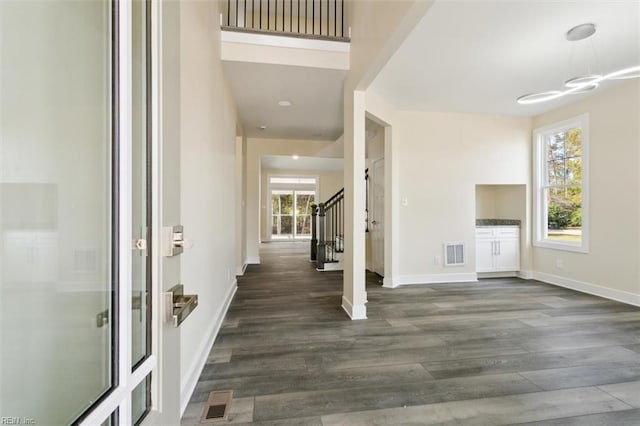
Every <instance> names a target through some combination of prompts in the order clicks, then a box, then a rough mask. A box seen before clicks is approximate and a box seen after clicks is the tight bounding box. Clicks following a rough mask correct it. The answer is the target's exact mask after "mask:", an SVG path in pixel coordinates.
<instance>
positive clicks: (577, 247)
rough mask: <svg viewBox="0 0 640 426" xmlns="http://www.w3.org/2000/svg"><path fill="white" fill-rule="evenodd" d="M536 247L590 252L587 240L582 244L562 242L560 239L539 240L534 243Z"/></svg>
mask: <svg viewBox="0 0 640 426" xmlns="http://www.w3.org/2000/svg"><path fill="white" fill-rule="evenodd" d="M533 246H534V247H538V248H546V249H551V250H560V251H570V252H574V253H584V254H587V253H589V247H588V246H587V244H586V242H584V241H583V242H582V243H580V244H571V243H562V242H559V241H550V240H539V241H536V242H534V243H533Z"/></svg>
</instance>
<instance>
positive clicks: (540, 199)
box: [533, 114, 590, 253]
mask: <svg viewBox="0 0 640 426" xmlns="http://www.w3.org/2000/svg"><path fill="white" fill-rule="evenodd" d="M576 127H580V128H581V129H582V241H581V242H580V243H571V242H561V241H551V240H548V239H546V238H545V234H546V230H547V209H546V205H545V202H544V200H545V197H544V195H543V194H542V190H543V186H544V184H545V182H544V179H545V174H544V166H545V162H544V157H545V137H546V136H548V135H550V134H555V133H559V132H562V131H564V130H567V129H570V128H576ZM589 223H590V222H589V114H582V115H579V116H577V117H573V118H570V119H568V120H564V121H561V122H558V123H554V124H551V125H548V126H544V127H539V128H537V129H534V131H533V232H534V239H533V245H534V246H535V247H542V248H549V249H554V250H564V251H572V252H577V253H589Z"/></svg>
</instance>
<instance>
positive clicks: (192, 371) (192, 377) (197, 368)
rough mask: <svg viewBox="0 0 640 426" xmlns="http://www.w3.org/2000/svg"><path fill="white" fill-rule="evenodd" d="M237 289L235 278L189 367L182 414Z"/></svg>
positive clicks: (181, 399)
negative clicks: (196, 355)
mask: <svg viewBox="0 0 640 426" xmlns="http://www.w3.org/2000/svg"><path fill="white" fill-rule="evenodd" d="M236 291H238V281H237V280H233V283H232V284H231V287H230V288H229V291H228V293H227V296H226V297H225V301H224V304H223V305H222V308H221V309H220V310H219V311H218V314H217V315H216V320H215V321H214V322H213V327H211V331H210V332H209V337H208V338H207V340H206V341H205V343H204V344H203V345H202V348H201V350H200V354H199V355H198V357H197V358H196V360H195V362H194V363H193V364H192V365H191V367H190V368H189V372H188V373H187V377H186V380H185V381H184V385H183V386H182V389H181V390H180V415H183V414H184V410H186V409H187V405H188V404H189V400H190V399H191V395H193V391H194V389H195V388H196V384H197V383H198V379H199V378H200V375H201V374H202V370H203V369H204V365H205V364H206V362H207V358H209V353H210V352H211V348H213V343H214V342H215V341H216V337H218V333H219V332H220V328H221V327H222V323H223V322H224V318H225V316H226V315H227V311H228V310H229V306H231V302H232V301H233V297H234V296H235V295H236Z"/></svg>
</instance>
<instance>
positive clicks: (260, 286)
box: [182, 242, 640, 425]
mask: <svg viewBox="0 0 640 426" xmlns="http://www.w3.org/2000/svg"><path fill="white" fill-rule="evenodd" d="M308 244H309V243H308V242H304V243H270V244H263V245H262V247H261V259H262V264H261V265H251V266H249V268H248V269H247V271H246V273H245V275H244V276H242V277H240V278H239V279H238V291H237V294H236V296H235V299H234V300H233V303H232V305H231V307H230V309H229V312H228V315H227V317H226V320H225V323H224V325H223V328H222V329H221V330H220V333H219V336H218V339H217V340H216V343H215V345H214V348H213V351H212V353H211V354H210V357H209V360H208V362H207V364H206V366H205V368H204V371H203V373H202V375H201V378H200V381H199V382H198V385H197V387H196V390H195V392H194V394H193V396H192V399H191V402H190V404H189V406H188V407H187V410H186V412H185V414H184V416H183V419H182V424H183V425H194V424H200V418H201V416H202V412H203V409H204V403H205V402H206V400H207V398H208V396H209V392H211V391H213V390H227V389H232V390H233V401H232V404H231V407H230V415H229V422H230V423H251V422H256V423H261V424H291V425H294V424H295V425H301V424H309V425H321V424H324V425H333V424H345V425H346V424H348V425H354V424H399V423H402V422H407V423H411V422H413V423H415V424H450V423H455V424H460V423H463V424H483V425H493V424H496V425H497V424H516V423H526V422H537V421H545V420H546V422H544V424H558V425H560V424H562V425H567V424H576V425H577V424H580V425H590V424H615V425H623V424H629V425H632V424H634V425H637V424H640V399H639V397H638V395H640V333H639V331H640V310H639V309H638V308H635V307H633V306H629V305H624V304H621V303H616V302H612V301H609V300H605V299H600V298H597V297H593V296H589V295H585V294H581V293H577V292H573V291H570V290H566V289H562V288H559V287H554V286H550V285H546V284H542V283H539V282H536V281H523V280H519V279H496V280H483V281H481V282H480V283H463V284H433V285H423V286H409V287H402V288H399V289H394V290H389V289H384V288H382V287H381V286H380V284H379V283H378V282H377V277H376V276H374V275H368V276H367V281H368V283H367V292H368V298H369V303H368V313H369V319H368V320H366V321H350V320H348V317H347V316H346V314H345V313H344V312H343V311H342V309H341V307H340V300H341V294H342V280H341V278H342V277H341V273H340V272H325V273H319V272H316V271H315V270H314V267H313V265H312V264H311V263H310V262H309V261H308V255H307V253H308ZM551 419H558V420H555V421H551V422H549V420H551ZM217 424H225V423H224V422H222V423H217Z"/></svg>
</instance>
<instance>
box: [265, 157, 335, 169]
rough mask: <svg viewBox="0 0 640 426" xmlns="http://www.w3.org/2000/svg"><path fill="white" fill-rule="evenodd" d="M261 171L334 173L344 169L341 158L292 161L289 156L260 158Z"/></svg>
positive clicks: (308, 158) (306, 158)
mask: <svg viewBox="0 0 640 426" xmlns="http://www.w3.org/2000/svg"><path fill="white" fill-rule="evenodd" d="M261 165H262V168H263V169H280V170H314V171H316V170H317V171H327V172H336V171H342V170H343V169H344V161H343V159H342V158H322V157H300V158H298V159H297V160H294V159H293V158H292V157H291V156H284V155H270V156H264V157H262V162H261Z"/></svg>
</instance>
